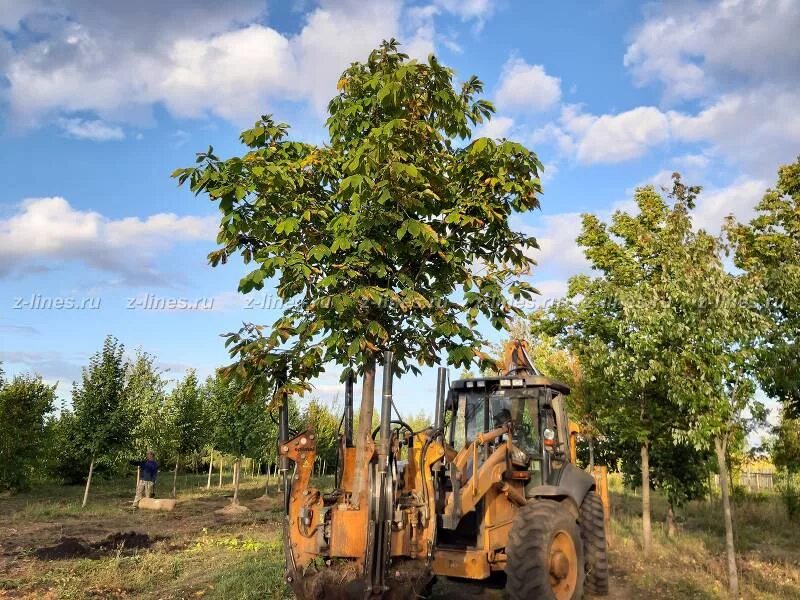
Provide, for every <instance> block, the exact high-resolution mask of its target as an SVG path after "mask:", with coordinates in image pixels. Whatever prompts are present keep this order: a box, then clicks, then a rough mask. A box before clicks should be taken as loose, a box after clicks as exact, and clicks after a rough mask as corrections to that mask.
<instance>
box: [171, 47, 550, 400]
mask: <svg viewBox="0 0 800 600" xmlns="http://www.w3.org/2000/svg"><path fill="white" fill-rule="evenodd" d="M482 89H483V84H482V83H481V82H480V80H478V79H477V78H476V77H470V78H468V79H467V80H466V81H465V82H464V83H463V84H462V85H460V86H459V87H455V86H454V83H453V71H452V70H451V69H449V68H447V67H445V66H443V65H441V64H440V63H439V61H438V60H437V59H436V58H435V57H434V56H431V57H430V58H429V59H428V61H427V62H418V61H416V60H409V59H408V57H407V56H406V55H405V54H403V53H402V52H400V50H399V49H398V44H397V42H395V41H394V40H391V41H388V42H384V43H383V44H382V45H381V46H380V47H379V48H378V49H376V50H374V51H373V52H372V53H371V54H370V55H369V58H368V59H367V60H366V61H365V62H357V63H353V64H352V65H351V66H350V67H349V68H348V69H347V70H346V71H345V72H344V73H343V74H342V76H341V78H340V80H339V84H338V94H337V95H336V96H335V97H334V98H333V99H332V100H331V101H330V103H329V105H328V113H329V118H328V120H327V128H328V134H329V140H328V142H327V143H326V144H324V145H320V146H318V145H314V144H309V143H304V142H300V141H293V140H291V139H290V138H289V136H288V131H289V128H288V126H287V125H286V124H283V123H277V122H275V121H274V120H273V118H272V117H271V116H268V115H267V116H263V117H262V118H261V119H260V120H258V121H257V122H256V123H255V125H254V126H253V127H252V128H251V129H248V130H247V131H244V132H243V133H242V135H241V141H242V142H243V143H244V144H245V145H246V146H247V147H248V151H247V152H246V153H245V154H244V155H243V156H241V157H233V158H230V159H228V160H221V159H220V158H218V157H217V156H216V155H215V154H214V152H213V149H211V148H209V149H208V151H207V152H203V153H200V154H198V156H197V163H198V165H197V166H196V167H192V168H185V169H178V170H177V171H175V172H174V173H173V176H175V177H177V178H178V181H179V182H180V183H184V182H186V181H188V182H189V185H190V186H191V189H192V191H194V192H195V193H197V194H200V193H204V194H207V195H208V196H209V198H210V199H211V200H212V201H214V202H216V203H217V205H218V206H219V209H220V212H221V215H222V216H221V221H220V229H219V234H218V242H219V243H220V248H219V249H217V250H215V251H213V252H212V253H211V254H210V255H209V260H210V262H211V264H212V265H218V264H220V263H225V262H226V261H227V260H228V259H229V258H230V256H231V255H234V254H239V255H240V256H241V257H242V259H243V260H244V262H245V263H246V264H250V265H252V266H253V269H252V270H251V271H250V272H249V273H248V274H247V275H246V276H245V277H244V278H243V279H242V280H241V282H240V284H239V290H240V291H241V292H243V293H248V292H251V291H252V290H260V289H262V288H263V287H264V285H265V284H266V283H267V282H269V281H272V280H273V279H274V281H275V284H276V290H277V294H278V296H279V297H280V299H281V300H282V301H283V302H284V307H285V308H284V310H283V314H282V315H281V316H280V318H279V319H278V320H277V321H276V322H275V323H274V324H273V326H272V328H271V329H270V330H269V331H268V332H267V333H265V332H264V330H262V329H261V328H259V327H247V328H245V329H243V330H242V331H240V332H238V333H234V334H231V335H230V337H229V340H228V343H229V345H230V348H229V349H230V351H231V354H232V355H233V356H235V357H237V358H238V359H239V362H238V364H237V365H236V366H235V367H233V368H232V369H231V371H230V373H232V374H236V375H237V376H239V377H240V378H242V379H245V380H247V384H246V385H245V386H244V387H243V390H244V392H245V393H248V392H252V390H253V389H254V386H260V387H262V388H263V387H270V386H274V382H273V381H272V380H270V379H268V378H269V377H270V375H269V373H271V372H274V371H275V369H276V368H280V369H281V370H282V369H287V370H288V378H287V381H286V383H285V384H284V385H283V388H284V389H285V390H286V391H299V390H303V389H306V388H307V385H306V383H307V381H308V380H309V379H310V378H311V377H313V376H314V375H316V374H318V373H319V371H320V369H321V368H322V364H323V363H325V362H327V361H333V362H335V363H338V364H340V365H343V366H345V367H348V368H349V366H350V365H353V366H354V367H356V368H359V369H363V368H364V366H365V365H370V364H371V361H372V362H374V360H375V359H376V357H377V359H378V360H380V357H379V353H378V350H379V349H391V350H392V351H393V352H394V357H395V360H396V363H397V364H396V370H397V372H398V373H399V374H402V373H403V372H405V371H409V370H410V371H415V372H416V371H417V367H416V366H415V365H416V364H417V363H420V364H423V365H431V364H434V363H437V362H439V361H440V360H441V357H440V353H441V352H442V351H444V352H446V353H447V359H446V360H447V362H449V363H450V364H453V365H457V366H459V365H460V366H466V365H469V364H470V363H471V362H472V361H473V360H475V358H476V357H478V358H479V359H484V358H486V359H488V357H486V356H485V355H483V354H482V352H481V350H480V347H481V344H482V338H481V335H480V333H479V332H478V331H477V329H476V327H475V325H476V323H477V319H478V317H479V316H480V315H483V316H484V317H485V318H487V319H488V320H489V322H491V323H492V324H493V325H494V326H495V327H498V328H500V327H503V326H505V323H506V319H507V317H509V316H510V315H512V314H515V313H519V312H521V311H520V310H519V309H518V308H517V307H515V306H513V305H512V304H511V303H510V302H508V300H507V297H506V292H508V293H510V294H511V295H513V296H514V297H517V298H520V297H522V298H529V297H530V296H531V294H532V293H533V289H532V288H531V286H530V285H529V284H527V283H526V282H524V281H522V280H521V276H522V275H524V274H526V273H527V272H528V270H529V267H530V266H531V265H532V263H533V261H532V259H531V258H530V255H529V250H530V249H531V248H534V247H535V245H536V242H535V240H534V239H533V238H531V237H530V236H527V235H525V234H522V233H519V232H516V231H514V230H512V229H511V228H510V226H509V218H510V217H511V216H512V215H513V214H514V213H517V212H524V211H528V210H531V209H535V208H537V207H538V206H539V199H538V195H539V193H540V192H541V185H540V181H539V171H540V170H541V163H540V162H539V160H538V158H537V157H536V155H535V154H534V153H533V152H531V151H530V150H528V149H527V148H525V147H524V146H523V145H522V144H519V143H517V142H512V141H508V140H500V141H494V140H491V139H488V138H479V139H476V140H474V141H471V142H469V141H468V140H469V138H470V136H471V134H472V128H473V127H474V126H475V125H478V124H480V123H482V122H485V121H486V120H488V119H489V118H490V117H491V115H492V113H493V110H494V109H493V107H492V105H491V104H490V103H489V102H488V101H486V100H484V99H481V98H479V95H480V93H481V91H482ZM279 348H283V349H287V348H288V349H289V350H290V352H289V353H288V355H286V356H283V357H281V356H279V355H278V354H276V350H277V349H279Z"/></svg>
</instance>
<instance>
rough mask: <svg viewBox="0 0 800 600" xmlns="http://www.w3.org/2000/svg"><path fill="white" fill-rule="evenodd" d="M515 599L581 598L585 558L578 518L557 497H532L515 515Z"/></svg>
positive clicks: (511, 586) (511, 582)
mask: <svg viewBox="0 0 800 600" xmlns="http://www.w3.org/2000/svg"><path fill="white" fill-rule="evenodd" d="M506 554H507V556H508V561H507V563H506V592H507V593H508V597H509V598H510V599H511V600H528V599H536V600H578V599H579V598H581V597H582V596H583V579H584V557H583V542H582V541H581V532H580V528H579V527H578V524H577V523H576V522H575V517H573V516H572V514H571V513H570V512H569V511H568V510H567V509H566V508H565V507H564V506H562V505H561V504H560V503H558V502H555V501H553V500H531V501H530V502H528V504H526V505H525V506H522V507H520V509H519V510H518V511H517V515H516V517H514V523H513V525H512V527H511V533H510V534H509V537H508V546H507V547H506Z"/></svg>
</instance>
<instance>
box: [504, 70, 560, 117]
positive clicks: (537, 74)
mask: <svg viewBox="0 0 800 600" xmlns="http://www.w3.org/2000/svg"><path fill="white" fill-rule="evenodd" d="M496 99H497V104H498V105H499V106H501V107H508V108H518V109H524V110H526V111H531V112H533V111H541V110H546V109H548V108H551V107H552V106H555V105H556V104H557V103H558V101H559V100H560V99H561V80H560V79H559V78H558V77H553V76H551V75H548V74H547V73H546V72H545V70H544V67H543V66H542V65H529V64H528V63H526V62H525V61H524V60H522V59H521V58H512V59H509V61H508V62H506V64H505V65H504V66H503V72H502V74H501V75H500V85H499V88H498V90H497V94H496Z"/></svg>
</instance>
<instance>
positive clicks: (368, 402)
mask: <svg viewBox="0 0 800 600" xmlns="http://www.w3.org/2000/svg"><path fill="white" fill-rule="evenodd" d="M374 407H375V353H374V352H367V355H366V356H365V359H364V381H363V382H362V387H361V406H360V407H359V412H358V436H357V438H356V461H355V463H356V469H355V477H354V481H353V493H352V501H353V504H355V505H356V506H358V504H359V503H360V501H361V495H362V494H363V493H366V491H367V481H368V474H369V465H368V464H367V463H368V461H367V444H368V443H370V442H371V441H372V411H373V408H374Z"/></svg>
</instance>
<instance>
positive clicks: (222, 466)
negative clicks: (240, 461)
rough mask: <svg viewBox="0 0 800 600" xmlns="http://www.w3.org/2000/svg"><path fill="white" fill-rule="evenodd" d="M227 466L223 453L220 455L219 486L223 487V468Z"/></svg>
mask: <svg viewBox="0 0 800 600" xmlns="http://www.w3.org/2000/svg"><path fill="white" fill-rule="evenodd" d="M224 468H225V462H224V461H223V459H222V454H220V455H219V484H217V487H222V470H223V469H224Z"/></svg>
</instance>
